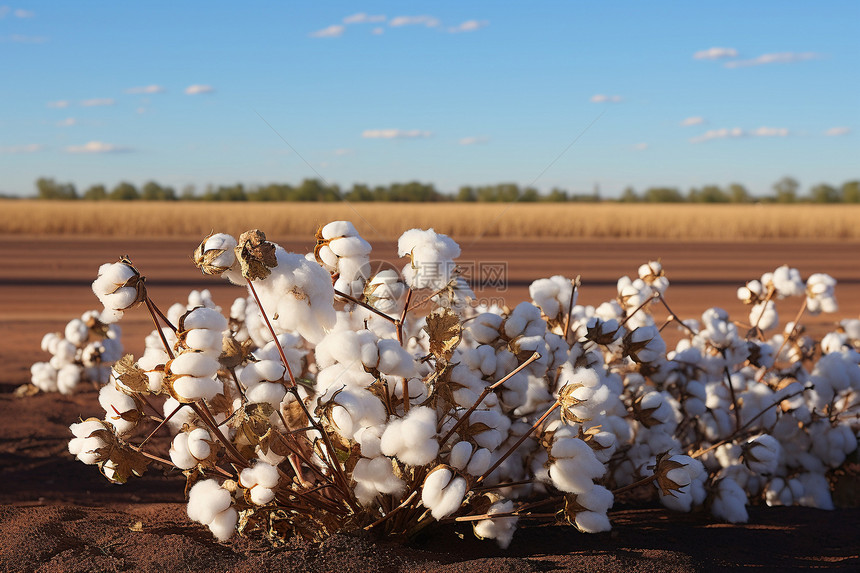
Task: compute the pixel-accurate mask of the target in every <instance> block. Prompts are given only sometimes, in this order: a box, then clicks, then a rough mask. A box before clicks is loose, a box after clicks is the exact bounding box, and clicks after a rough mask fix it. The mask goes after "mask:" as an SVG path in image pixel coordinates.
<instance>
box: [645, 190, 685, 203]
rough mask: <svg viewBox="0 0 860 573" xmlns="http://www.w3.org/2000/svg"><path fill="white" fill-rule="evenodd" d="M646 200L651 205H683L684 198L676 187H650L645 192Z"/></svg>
mask: <svg viewBox="0 0 860 573" xmlns="http://www.w3.org/2000/svg"><path fill="white" fill-rule="evenodd" d="M645 200H646V201H648V202H649V203H681V202H683V201H684V197H683V196H682V195H681V192H680V191H678V190H677V189H676V188H674V187H650V188H648V189H647V190H646V191H645Z"/></svg>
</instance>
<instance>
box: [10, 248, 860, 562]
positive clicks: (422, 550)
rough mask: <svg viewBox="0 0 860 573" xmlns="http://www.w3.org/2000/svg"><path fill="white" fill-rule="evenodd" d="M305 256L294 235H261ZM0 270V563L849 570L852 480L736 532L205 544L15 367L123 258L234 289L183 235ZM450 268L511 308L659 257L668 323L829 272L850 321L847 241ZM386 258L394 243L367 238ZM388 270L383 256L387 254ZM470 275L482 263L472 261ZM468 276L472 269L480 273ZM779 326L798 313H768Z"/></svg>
mask: <svg viewBox="0 0 860 573" xmlns="http://www.w3.org/2000/svg"><path fill="white" fill-rule="evenodd" d="M272 238H273V239H274V240H278V241H279V242H281V244H283V245H284V246H285V247H286V248H288V249H291V250H295V251H300V252H304V251H305V250H307V249H308V248H309V247H310V246H311V245H310V243H309V241H307V240H302V241H291V240H289V239H287V240H284V239H283V238H278V237H272ZM5 239H6V240H5V247H6V248H5V249H4V255H3V258H2V263H3V264H2V265H0V333H2V334H0V353H2V360H3V366H4V367H3V368H2V369H0V483H2V484H3V487H2V488H0V532H2V534H1V535H0V571H46V572H48V571H51V572H54V571H56V572H67V571H68V572H72V571H139V572H149V571H157V572H159V573H165V572H172V571H213V572H214V571H239V572H244V571H249V572H250V571H253V572H263V571H340V572H342V573H347V572H352V571H495V572H499V573H501V572H507V571H511V572H519V571H578V570H589V571H699V570H701V571H710V570H727V569H736V568H742V567H743V568H747V567H751V568H756V569H758V570H765V571H787V570H799V569H828V570H844V571H858V570H860V533H858V532H860V509H857V508H856V502H857V496H858V493H857V484H856V482H854V483H848V484H847V486H846V487H847V490H846V491H842V492H841V493H840V496H839V499H840V502H841V503H842V504H843V505H853V506H854V507H853V508H852V507H843V508H841V509H837V510H835V511H831V512H827V511H820V510H814V509H806V508H766V507H762V508H759V507H753V508H750V521H749V523H748V524H745V525H728V524H723V523H719V522H716V521H715V520H713V519H712V518H710V517H709V516H707V515H705V514H698V513H694V514H676V513H671V512H668V511H665V510H663V509H661V508H659V507H656V506H655V507H644V508H643V507H635V508H634V507H621V508H616V511H613V512H612V513H611V514H610V518H611V520H612V522H613V526H614V528H613V531H612V532H610V533H605V534H599V535H585V534H580V533H578V532H576V531H575V530H573V529H572V528H566V527H560V526H550V527H537V526H529V525H528V523H522V524H521V527H520V529H519V530H518V531H517V534H516V536H515V537H514V541H513V544H512V545H511V548H510V549H508V550H507V551H502V550H500V549H498V548H497V547H496V545H495V544H493V543H491V542H490V543H487V542H481V541H478V540H477V539H475V538H474V536H473V535H472V534H471V531H470V529H469V528H468V527H465V528H459V527H445V528H440V529H438V530H436V531H434V532H433V533H432V534H430V535H429V536H427V537H425V538H423V539H419V540H416V541H415V542H414V543H412V544H409V545H401V544H396V543H391V542H390V541H386V540H384V539H374V538H360V537H349V536H336V537H334V538H332V539H330V540H329V541H327V542H326V543H324V544H323V545H322V546H313V545H310V544H306V543H303V542H294V543H291V544H290V545H288V546H286V547H281V548H277V549H272V548H270V547H269V546H267V545H266V544H264V543H262V542H257V541H250V540H243V539H237V540H233V541H231V542H228V543H217V542H215V541H213V540H212V537H211V535H210V534H209V533H208V531H206V530H205V529H204V528H203V527H201V526H199V525H198V524H195V523H192V522H191V521H189V520H188V518H187V517H186V515H185V509H184V503H183V499H182V484H183V478H182V476H181V475H177V473H176V472H172V473H171V472H170V471H167V470H163V469H159V468H158V467H157V466H151V468H150V470H149V471H148V472H147V474H146V475H145V476H144V477H143V478H141V479H137V480H133V481H131V482H129V483H128V484H126V485H124V486H116V485H111V484H110V483H108V482H107V481H106V480H105V479H104V478H103V477H102V476H101V475H100V474H99V473H98V471H97V470H96V469H95V468H93V467H91V466H85V465H83V464H81V463H79V462H76V461H74V460H73V459H72V457H71V456H70V455H69V454H68V453H67V451H66V443H67V441H68V439H69V432H68V426H69V424H71V423H72V422H74V421H76V420H77V419H78V418H79V417H84V418H86V417H88V416H91V415H98V416H101V415H102V412H101V411H100V408H99V406H98V403H97V401H96V394H95V390H93V389H87V390H86V391H84V392H81V393H78V394H76V395H74V396H61V395H58V394H40V395H37V396H32V397H29V398H15V397H14V396H13V394H12V392H13V390H14V389H15V388H16V387H18V386H19V385H21V384H24V383H26V382H27V381H28V379H29V366H30V364H32V363H33V362H34V361H37V360H43V359H45V358H47V357H46V356H45V354H44V353H42V352H41V350H40V349H39V342H40V340H41V338H42V336H43V334H45V333H46V332H49V331H58V330H61V329H62V328H63V327H64V325H65V323H66V322H67V321H68V320H69V319H71V318H73V317H75V316H78V315H80V314H81V313H82V312H84V311H86V310H88V309H91V308H97V301H96V300H95V297H94V296H93V295H92V293H91V291H90V290H89V283H90V282H91V281H92V279H93V278H94V277H95V274H96V271H97V269H98V266H99V265H100V264H101V263H103V262H108V261H112V260H115V259H116V258H117V257H118V256H119V255H120V254H128V255H129V256H130V257H131V258H132V260H133V261H134V262H135V264H136V265H137V266H138V267H139V268H140V269H141V271H142V272H143V273H144V274H145V275H147V276H148V277H150V278H149V280H148V285H149V288H150V292H151V294H152V296H153V298H154V299H155V300H156V302H158V303H159V304H160V305H161V306H163V307H165V308H166V307H167V306H169V305H170V304H171V303H173V302H176V301H183V300H184V299H185V297H186V296H187V293H188V291H189V290H191V289H192V288H209V289H210V290H211V291H212V292H213V295H214V297H215V299H216V302H218V303H219V304H221V305H222V306H224V307H229V304H230V302H231V301H232V300H233V298H235V297H237V296H240V295H241V294H242V291H241V290H240V289H238V288H237V287H230V286H227V285H224V284H223V283H221V282H220V281H218V280H215V279H212V278H208V277H203V276H201V275H200V274H199V272H198V271H197V270H196V269H195V268H194V267H193V265H192V264H191V262H190V260H189V256H190V253H191V251H192V250H193V248H194V247H195V246H196V245H195V244H193V242H187V241H185V242H183V241H176V240H171V241H159V240H149V239H147V240H145V241H138V242H132V241H116V240H104V241H97V240H92V239H76V238H69V237H63V238H42V237H34V238H26V237H24V238H20V237H17V238H12V237H5ZM462 243H463V244H462V246H463V256H462V257H461V260H462V261H464V262H466V263H467V264H471V263H474V266H475V269H476V274H477V275H478V278H483V279H484V282H485V283H487V282H492V281H493V280H494V279H496V278H499V277H498V274H499V272H498V270H493V268H491V267H490V264H491V263H506V265H507V266H506V270H505V271H504V274H503V278H504V282H503V283H502V285H501V286H494V285H493V284H487V285H485V287H484V288H483V289H480V290H479V292H478V294H479V296H481V297H485V298H487V299H496V298H499V299H505V300H507V301H508V302H510V303H516V302H519V301H521V300H526V299H527V292H528V284H529V283H530V282H531V281H532V280H534V279H537V278H541V277H546V276H551V275H553V274H564V275H566V276H573V275H576V274H581V275H582V278H583V287H582V294H581V298H580V302H581V303H585V304H599V303H600V302H602V301H604V300H609V299H611V298H612V297H613V296H614V284H615V280H617V278H618V277H619V276H621V275H623V274H630V275H634V274H635V272H636V268H637V267H638V265H639V264H641V263H643V262H646V261H647V260H649V259H654V258H657V257H661V258H662V261H663V264H664V266H665V268H666V271H667V273H668V276H669V279H670V281H671V282H672V286H671V287H670V289H669V292H668V299H669V301H670V304H671V305H672V310H673V311H674V312H675V313H676V314H677V315H679V316H681V317H683V318H689V317H696V316H699V315H700V314H701V312H702V311H703V310H705V308H707V307H708V306H721V307H723V308H726V309H727V310H729V311H730V312H731V313H732V315H733V316H734V317H735V318H737V319H739V320H745V313H744V311H743V308H742V306H741V305H740V303H738V302H737V300H736V299H735V290H736V289H737V287H738V286H741V285H742V284H743V283H744V282H745V281H746V280H749V279H752V278H757V277H758V276H760V275H761V273H763V272H765V271H768V270H772V269H773V268H775V267H776V266H778V265H780V264H784V263H788V264H791V265H792V266H795V267H798V268H799V269H800V271H801V274H802V275H803V276H804V277H805V276H808V275H809V274H811V273H813V272H827V273H829V274H831V275H833V276H834V277H835V278H836V279H837V280H838V281H839V285H838V286H837V297H838V298H839V302H840V306H841V309H840V313H839V315H838V316H839V317H857V316H858V313H860V265H858V264H857V263H858V256H857V254H856V253H857V252H858V251H857V247H858V245H851V244H815V245H803V244H791V243H787V244H786V243H782V244H778V243H772V244H771V243H759V244H755V245H742V244H707V243H705V244H702V243H692V244H684V243H680V242H672V243H668V242H666V243H649V244H642V243H625V242H620V241H616V242H607V241H603V242H600V243H581V242H577V243H571V242H567V243H565V242H557V243H547V242H540V243H531V242H522V241H518V242H512V241H511V242H504V241H480V242H478V243H475V244H473V245H470V244H468V241H463V242H462ZM376 247H377V249H376V251H375V252H379V253H383V252H384V253H386V254H387V255H391V253H393V251H394V245H393V244H386V245H376ZM386 260H387V261H388V262H397V259H396V257H395V256H393V255H391V256H387V257H386ZM482 264H483V265H484V266H483V267H482V266H481V265H482ZM482 273H483V275H482ZM780 311H781V312H782V313H784V314H783V321H786V320H790V319H791V318H792V317H793V315H794V313H795V312H796V306H793V307H792V306H789V305H787V304H786V305H785V306H781V307H780ZM834 320H836V319H835V318H834V317H832V316H827V315H822V316H820V317H814V318H810V319H808V320H807V321H806V324H807V325H808V326H809V327H810V329H811V330H812V331H818V332H824V331H826V329H827V328H829V327H831V326H832V324H833V322H834ZM123 328H124V336H123V339H124V342H125V344H126V348H127V350H128V351H130V352H133V353H140V351H141V350H142V348H143V336H144V335H145V333H146V332H148V330H149V329H150V328H151V325H150V324H149V323H148V318H147V317H146V315H145V314H144V313H142V312H133V313H130V314H129V316H128V317H127V319H126V320H124V322H123Z"/></svg>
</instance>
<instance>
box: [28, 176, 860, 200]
mask: <svg viewBox="0 0 860 573" xmlns="http://www.w3.org/2000/svg"><path fill="white" fill-rule="evenodd" d="M36 196H37V198H39V199H66V200H68V199H84V200H91V201H102V200H112V201H135V200H142V201H177V200H183V201H320V202H326V201H329V202H331V201H340V200H343V199H346V200H347V201H395V202H440V201H459V202H504V203H510V202H514V201H518V202H552V203H565V202H590V203H596V202H601V201H617V202H622V203H635V202H642V203H756V202H766V203H860V180H852V181H846V182H845V183H843V184H842V185H841V186H839V187H836V186H833V185H830V184H827V183H820V184H818V185H814V186H812V187H810V188H809V189H808V190H807V191H806V193H801V189H800V183H798V182H797V180H795V179H793V178H791V177H783V178H782V179H780V180H779V181H777V182H776V183H774V185H773V187H772V192H771V193H770V194H769V195H765V196H753V195H751V194H750V192H749V191H748V190H747V188H746V187H744V186H743V185H741V184H739V183H732V184H730V185H728V186H726V187H721V186H719V185H704V186H702V187H693V188H691V189H689V190H688V191H687V192H686V193H685V192H683V191H681V190H680V189H679V188H677V187H649V188H647V189H644V190H643V191H641V192H637V191H636V190H635V189H634V188H632V187H628V188H627V189H625V190H624V192H623V193H622V194H621V196H620V197H619V198H617V199H602V198H601V196H600V191H599V189H597V188H595V189H594V191H592V192H590V193H571V192H569V191H567V190H564V189H560V188H553V189H551V190H550V191H549V193H546V194H541V193H540V192H539V191H538V190H537V189H535V188H534V187H520V186H519V185H517V184H516V183H500V184H497V185H479V186H471V185H465V186H462V187H460V189H459V190H458V191H457V192H456V193H444V192H441V191H439V190H437V189H436V187H435V186H434V185H433V184H432V183H420V182H418V181H410V182H408V183H391V184H390V185H376V186H374V187H371V186H369V185H365V184H362V183H355V184H353V185H352V187H350V188H348V189H341V188H340V187H339V186H338V185H329V184H326V183H325V182H323V181H320V180H319V179H305V180H304V181H302V182H301V183H300V184H299V185H290V184H286V183H270V184H268V185H255V186H250V187H245V186H244V185H243V184H241V183H237V184H235V185H219V186H214V185H207V186H206V187H205V188H204V189H203V190H202V191H201V192H200V193H198V192H197V190H196V188H195V187H194V186H192V185H189V186H186V187H184V188H183V189H182V190H181V191H180V192H179V193H177V192H176V190H175V189H174V188H173V187H170V186H164V185H160V184H159V183H157V182H155V181H148V182H147V183H145V184H144V185H143V186H141V187H140V188H138V187H136V186H135V185H134V184H132V183H129V182H127V181H123V182H121V183H119V184H117V185H116V186H114V187H113V188H111V189H108V188H107V187H106V186H104V185H101V184H95V185H91V186H89V187H88V188H87V189H85V190H83V191H82V192H80V193H79V192H78V190H77V188H76V187H75V185H74V184H72V183H59V182H57V181H56V180H54V179H52V178H47V177H42V178H39V179H38V180H37V181H36Z"/></svg>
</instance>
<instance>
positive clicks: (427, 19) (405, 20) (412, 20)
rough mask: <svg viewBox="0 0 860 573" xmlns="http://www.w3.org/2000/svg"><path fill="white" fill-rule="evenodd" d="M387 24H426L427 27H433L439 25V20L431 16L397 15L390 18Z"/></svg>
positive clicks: (395, 25) (398, 25) (396, 25)
mask: <svg viewBox="0 0 860 573" xmlns="http://www.w3.org/2000/svg"><path fill="white" fill-rule="evenodd" d="M388 25H389V26H394V27H395V28H398V27H400V26H427V27H428V28H435V27H436V26H438V25H439V20H438V18H434V17H433V16H397V17H396V18H392V19H391V21H390V22H389V23H388Z"/></svg>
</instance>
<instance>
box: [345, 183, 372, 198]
mask: <svg viewBox="0 0 860 573" xmlns="http://www.w3.org/2000/svg"><path fill="white" fill-rule="evenodd" d="M344 197H346V199H347V200H348V201H373V189H371V188H370V187H368V186H367V185H365V184H363V183H354V184H353V185H352V189H350V190H349V191H348V192H347V193H346V195H345V196H344Z"/></svg>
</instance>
